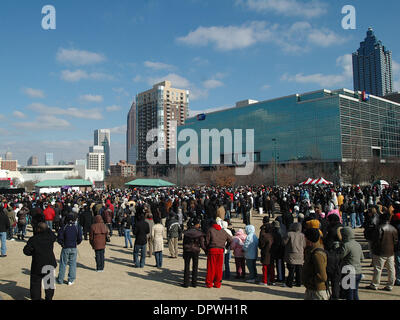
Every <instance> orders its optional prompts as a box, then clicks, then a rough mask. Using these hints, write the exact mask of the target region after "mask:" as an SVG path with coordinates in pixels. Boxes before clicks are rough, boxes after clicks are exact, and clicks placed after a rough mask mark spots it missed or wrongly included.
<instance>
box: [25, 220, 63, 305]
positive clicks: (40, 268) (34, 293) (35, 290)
mask: <svg viewBox="0 0 400 320" xmlns="http://www.w3.org/2000/svg"><path fill="white" fill-rule="evenodd" d="M56 240H57V237H56V235H55V234H54V233H53V231H52V230H51V229H50V228H49V227H48V226H47V224H46V223H45V222H40V223H38V225H37V230H36V234H35V235H34V236H33V237H31V238H29V240H28V242H27V244H26V245H25V247H24V249H23V252H24V254H25V255H26V256H31V257H32V263H31V278H30V294H31V299H32V300H41V295H42V281H43V278H44V277H45V276H47V275H48V274H49V270H48V267H51V269H52V270H50V276H51V277H54V270H55V268H56V267H57V261H56V257H55V256H54V242H55V241H56ZM53 279H54V278H53ZM54 280H55V279H54ZM54 282H55V281H54ZM54 282H53V283H54ZM44 292H45V299H46V300H52V299H53V296H54V287H49V288H45V290H44Z"/></svg>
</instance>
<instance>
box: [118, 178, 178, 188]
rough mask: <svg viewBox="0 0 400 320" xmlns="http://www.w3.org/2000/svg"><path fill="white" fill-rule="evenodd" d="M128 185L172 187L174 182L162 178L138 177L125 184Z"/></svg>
mask: <svg viewBox="0 0 400 320" xmlns="http://www.w3.org/2000/svg"><path fill="white" fill-rule="evenodd" d="M125 185H126V186H128V187H172V186H174V184H173V183H171V182H168V181H165V180H162V179H136V180H133V181H130V182H128V183H126V184H125Z"/></svg>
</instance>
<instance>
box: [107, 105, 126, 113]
mask: <svg viewBox="0 0 400 320" xmlns="http://www.w3.org/2000/svg"><path fill="white" fill-rule="evenodd" d="M121 109H122V108H121V107H120V106H116V105H113V106H109V107H107V108H106V110H107V112H115V111H119V110H121Z"/></svg>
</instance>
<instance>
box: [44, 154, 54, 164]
mask: <svg viewBox="0 0 400 320" xmlns="http://www.w3.org/2000/svg"><path fill="white" fill-rule="evenodd" d="M44 164H45V165H46V166H52V165H54V154H53V153H46V154H45V158H44Z"/></svg>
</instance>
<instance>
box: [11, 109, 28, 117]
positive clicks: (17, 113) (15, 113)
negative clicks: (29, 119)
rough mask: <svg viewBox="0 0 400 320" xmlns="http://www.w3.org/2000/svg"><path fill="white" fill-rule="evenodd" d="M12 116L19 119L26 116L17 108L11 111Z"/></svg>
mask: <svg viewBox="0 0 400 320" xmlns="http://www.w3.org/2000/svg"><path fill="white" fill-rule="evenodd" d="M13 116H14V117H16V118H19V119H25V118H26V115H25V114H24V113H22V112H21V111H18V110H16V111H14V112H13Z"/></svg>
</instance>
